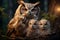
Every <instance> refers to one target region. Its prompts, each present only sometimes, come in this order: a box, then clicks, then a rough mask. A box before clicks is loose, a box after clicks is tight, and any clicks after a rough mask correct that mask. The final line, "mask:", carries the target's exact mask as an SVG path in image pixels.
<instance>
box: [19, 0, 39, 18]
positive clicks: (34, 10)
mask: <svg viewBox="0 0 60 40" xmlns="http://www.w3.org/2000/svg"><path fill="white" fill-rule="evenodd" d="M19 4H20V5H21V7H20V9H19V10H20V11H19V12H20V14H23V15H26V16H29V15H31V16H32V17H33V18H38V17H37V16H39V13H40V6H39V4H40V2H37V1H36V2H35V3H30V2H25V1H19Z"/></svg>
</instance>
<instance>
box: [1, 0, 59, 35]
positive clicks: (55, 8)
mask: <svg viewBox="0 0 60 40" xmlns="http://www.w3.org/2000/svg"><path fill="white" fill-rule="evenodd" d="M28 1H29V0H28ZM18 5H19V4H18V2H17V0H0V35H1V33H2V34H6V31H7V24H8V22H9V21H10V20H11V18H12V17H13V15H14V13H15V10H16V8H17V7H18ZM40 5H41V6H40V8H41V11H44V12H46V13H48V12H49V13H51V14H54V15H57V16H58V19H57V22H58V23H57V24H58V25H59V24H60V21H59V20H60V18H59V16H60V0H40Z"/></svg>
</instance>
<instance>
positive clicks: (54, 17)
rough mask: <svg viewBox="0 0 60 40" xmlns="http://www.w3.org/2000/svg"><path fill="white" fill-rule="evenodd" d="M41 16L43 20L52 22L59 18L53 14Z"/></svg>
mask: <svg viewBox="0 0 60 40" xmlns="http://www.w3.org/2000/svg"><path fill="white" fill-rule="evenodd" d="M41 16H42V18H45V19H48V20H50V21H54V20H55V19H56V18H57V16H56V15H54V14H51V13H43V14H42V15H41Z"/></svg>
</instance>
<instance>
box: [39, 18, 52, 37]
mask: <svg viewBox="0 0 60 40" xmlns="http://www.w3.org/2000/svg"><path fill="white" fill-rule="evenodd" d="M38 26H39V29H40V35H42V36H44V35H48V34H51V23H50V21H48V20H47V19H41V20H40V21H39V22H38Z"/></svg>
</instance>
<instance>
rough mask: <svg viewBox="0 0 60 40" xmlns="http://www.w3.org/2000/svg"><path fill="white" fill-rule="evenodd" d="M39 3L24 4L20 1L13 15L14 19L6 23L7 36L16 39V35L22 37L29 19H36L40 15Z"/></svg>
mask: <svg viewBox="0 0 60 40" xmlns="http://www.w3.org/2000/svg"><path fill="white" fill-rule="evenodd" d="M39 4H40V3H39V2H36V3H25V2H24V1H20V4H19V6H18V8H17V9H16V12H15V14H14V17H13V18H12V19H11V20H10V22H9V23H8V31H7V35H8V36H11V35H12V34H13V35H14V36H13V37H16V35H19V36H21V35H23V34H24V32H25V29H26V26H27V24H28V21H29V20H30V19H32V18H33V19H36V20H37V19H38V17H39V14H40V7H39Z"/></svg>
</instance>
